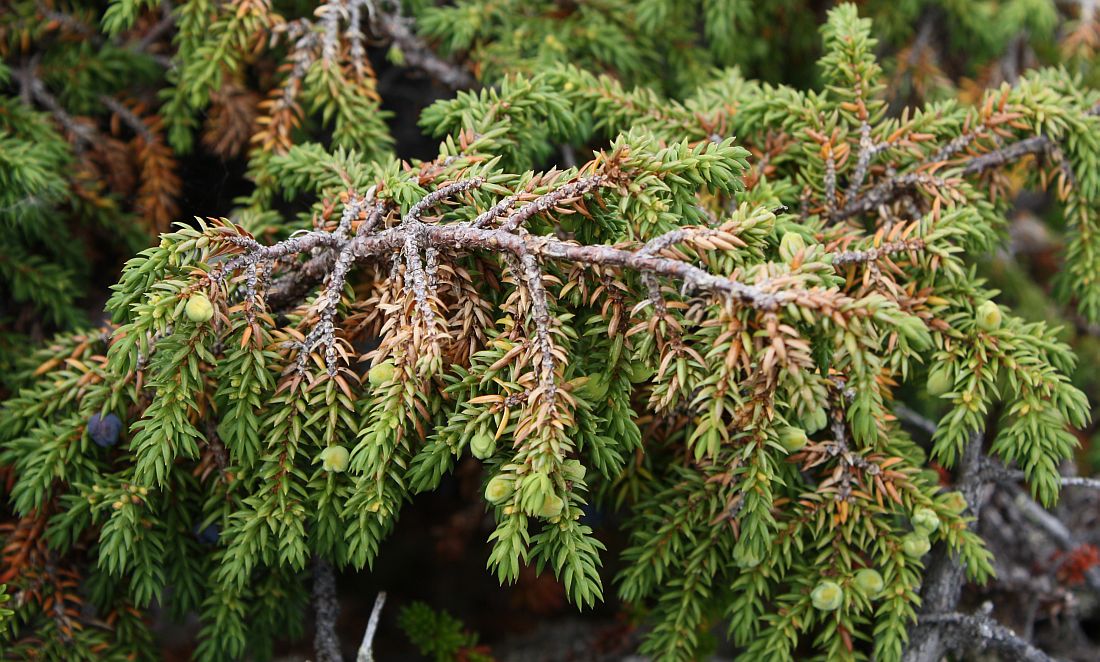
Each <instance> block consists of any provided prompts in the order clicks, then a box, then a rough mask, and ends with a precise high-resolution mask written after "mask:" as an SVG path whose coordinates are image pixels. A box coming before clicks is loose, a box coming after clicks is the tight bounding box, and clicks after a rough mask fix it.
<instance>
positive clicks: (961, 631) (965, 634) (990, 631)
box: [920, 612, 1055, 662]
mask: <svg viewBox="0 0 1100 662" xmlns="http://www.w3.org/2000/svg"><path fill="white" fill-rule="evenodd" d="M920 622H921V625H925V626H928V625H934V626H935V629H936V630H938V631H939V632H942V633H943V634H944V635H946V638H947V639H948V640H949V641H950V646H949V648H951V649H952V650H955V651H965V650H968V649H972V648H979V649H981V650H983V651H989V650H995V651H997V652H999V653H1001V654H1003V655H1004V656H1005V657H1004V658H1003V659H1009V660H1020V661H1021V662H1053V661H1054V659H1055V658H1052V657H1050V656H1049V655H1047V654H1046V653H1044V652H1043V651H1041V650H1039V649H1038V648H1036V647H1034V646H1032V645H1031V644H1029V643H1028V642H1026V641H1024V640H1023V639H1021V638H1020V637H1018V636H1017V635H1016V633H1015V632H1013V631H1012V630H1009V629H1008V628H1006V627H1005V626H1003V625H1001V624H1000V623H998V622H997V621H995V620H993V619H992V618H990V617H989V616H984V615H968V614H959V613H955V612H952V613H947V614H934V615H929V616H922V617H921V619H920Z"/></svg>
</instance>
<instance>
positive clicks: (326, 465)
mask: <svg viewBox="0 0 1100 662" xmlns="http://www.w3.org/2000/svg"><path fill="white" fill-rule="evenodd" d="M350 455H351V454H350V453H348V449H346V448H344V447H343V446H329V447H328V448H326V449H325V450H323V451H321V455H320V458H321V468H322V469H324V470H325V471H331V472H332V473H337V474H338V473H343V472H344V470H345V469H347V468H348V457H350Z"/></svg>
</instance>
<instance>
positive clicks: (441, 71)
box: [372, 10, 478, 90]
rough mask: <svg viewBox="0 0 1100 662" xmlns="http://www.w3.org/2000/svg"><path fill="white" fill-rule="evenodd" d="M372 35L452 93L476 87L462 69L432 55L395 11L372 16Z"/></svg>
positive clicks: (407, 20) (472, 78)
mask: <svg viewBox="0 0 1100 662" xmlns="http://www.w3.org/2000/svg"><path fill="white" fill-rule="evenodd" d="M373 18H374V21H373V26H372V27H373V28H374V31H375V32H376V33H378V34H380V35H381V36H383V37H386V38H387V39H389V40H390V41H392V42H393V43H394V45H395V46H397V47H398V48H399V49H401V54H402V55H403V56H404V58H405V62H407V63H408V64H409V66H411V67H415V68H417V69H420V70H422V71H424V72H425V73H426V74H428V75H429V76H431V77H432V78H434V79H435V80H437V81H439V82H440V83H443V84H444V85H446V86H447V87H449V88H451V89H453V90H467V89H470V88H473V87H477V86H478V83H477V80H476V79H475V78H474V77H473V76H472V75H470V72H468V71H466V70H465V69H463V68H462V67H460V66H458V65H456V64H454V63H453V62H448V61H447V60H444V59H443V58H441V57H439V56H438V55H436V54H435V51H434V50H432V49H431V48H430V47H429V46H428V45H427V44H425V43H424V41H423V40H422V39H421V38H420V37H419V36H417V34H416V33H415V32H414V31H413V26H412V19H411V18H409V17H407V16H402V15H401V14H400V13H398V12H397V11H396V10H390V11H387V10H378V11H376V12H375V13H374V16H373Z"/></svg>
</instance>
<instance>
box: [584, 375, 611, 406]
mask: <svg viewBox="0 0 1100 662" xmlns="http://www.w3.org/2000/svg"><path fill="white" fill-rule="evenodd" d="M586 379H587V380H588V381H586V382H584V383H583V384H581V385H580V387H579V388H578V389H577V393H579V394H580V396H581V397H582V398H584V399H585V400H591V401H592V402H599V401H601V400H603V399H604V398H605V397H607V389H608V387H609V386H610V384H608V382H607V379H606V378H605V377H604V376H603V375H589V376H588V377H587V378H586Z"/></svg>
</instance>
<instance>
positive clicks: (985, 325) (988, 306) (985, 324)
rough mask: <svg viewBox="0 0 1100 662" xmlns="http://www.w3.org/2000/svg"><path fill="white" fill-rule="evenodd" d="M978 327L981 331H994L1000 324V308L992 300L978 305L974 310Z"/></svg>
mask: <svg viewBox="0 0 1100 662" xmlns="http://www.w3.org/2000/svg"><path fill="white" fill-rule="evenodd" d="M976 315H977V318H978V328H980V329H981V330H982V331H996V330H997V329H998V328H1000V326H1001V309H1000V307H999V306H997V304H995V303H993V302H992V301H986V302H985V303H983V304H982V305H980V306H978V310H977V311H976Z"/></svg>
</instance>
